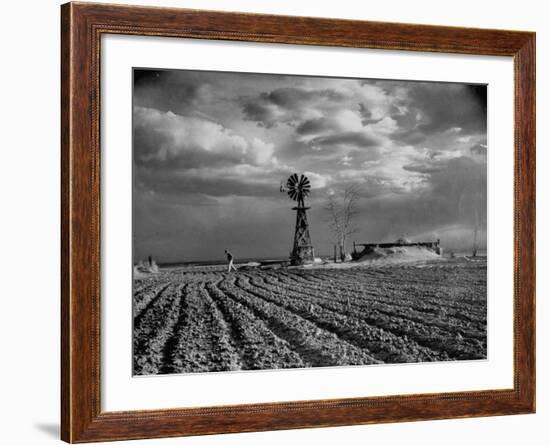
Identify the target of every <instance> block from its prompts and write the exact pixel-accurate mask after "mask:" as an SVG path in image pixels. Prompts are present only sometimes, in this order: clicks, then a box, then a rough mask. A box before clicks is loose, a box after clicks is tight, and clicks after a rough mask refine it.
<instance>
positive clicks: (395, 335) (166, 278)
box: [133, 259, 487, 375]
mask: <svg viewBox="0 0 550 445" xmlns="http://www.w3.org/2000/svg"><path fill="white" fill-rule="evenodd" d="M486 295H487V265H486V261H485V260H484V259H477V260H476V261H467V260H466V259H450V260H446V261H434V262H424V263H421V264H396V265H387V266H380V267H360V268H352V269H309V270H306V269H290V268H289V269H277V270H248V271H245V270H240V271H239V272H237V273H230V274H229V273H226V272H222V271H220V270H219V268H218V270H216V268H206V267H205V268H193V269H192V268H179V269H178V268H173V269H169V270H168V269H167V270H163V271H161V272H160V273H159V274H155V275H152V276H150V277H147V278H143V279H136V280H135V282H134V304H133V311H134V337H133V339H134V340H133V341H134V374H136V375H146V374H170V373H187V372H209V371H229V370H253V369H256V370H257V369H276V368H304V367H314V366H338V365H344V366H345V365H369V364H380V363H404V362H426V361H442V360H472V359H483V358H486V355H487V341H486V325H487V298H486Z"/></svg>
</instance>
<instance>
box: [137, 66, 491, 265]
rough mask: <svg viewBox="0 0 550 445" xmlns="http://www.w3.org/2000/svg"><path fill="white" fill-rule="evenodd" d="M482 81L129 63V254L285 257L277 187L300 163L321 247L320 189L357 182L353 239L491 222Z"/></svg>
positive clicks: (286, 234)
mask: <svg viewBox="0 0 550 445" xmlns="http://www.w3.org/2000/svg"><path fill="white" fill-rule="evenodd" d="M486 114H487V88H486V86H480V85H466V84H453V83H433V82H412V81H383V80H365V79H360V80H358V79H337V78H319V77H298V76H281V75H264V74H241V73H222V72H199V71H179V70H178V71H176V70H174V71H156V70H137V69H136V70H134V116H133V128H134V130H133V131H134V135H133V137H134V193H133V208H134V218H133V221H134V227H133V230H134V256H135V258H134V260H135V261H138V260H140V259H143V258H145V257H147V256H148V255H153V256H154V257H155V258H157V259H158V260H159V261H164V262H168V261H170V262H175V261H194V260H215V259H221V258H223V251H224V249H225V248H229V249H232V251H233V252H234V253H235V254H236V255H237V256H238V257H241V258H244V257H247V258H252V257H284V256H287V255H288V253H289V250H290V248H291V243H292V236H293V230H294V227H293V225H294V217H295V215H294V212H293V211H292V210H291V207H292V203H291V201H289V200H288V199H287V198H286V195H283V194H280V193H279V184H280V182H281V181H283V180H285V179H286V178H287V177H288V176H289V175H290V174H291V173H293V172H305V173H306V174H307V175H308V177H309V178H310V179H311V182H312V184H313V189H312V194H311V200H310V205H311V210H310V215H309V217H310V223H311V230H312V238H313V243H314V246H315V248H316V251H317V253H318V254H320V255H324V254H328V253H329V252H330V251H331V245H332V238H331V233H330V231H329V227H328V224H327V216H326V215H325V214H324V211H323V200H324V198H325V196H326V195H327V194H328V193H339V192H340V191H341V190H343V189H344V188H345V187H346V186H348V185H351V184H356V185H357V187H358V189H359V190H360V193H361V199H360V215H359V217H358V221H357V226H358V228H359V233H357V234H356V235H354V239H356V240H358V241H362V242H374V241H380V242H382V241H393V240H395V239H396V238H397V237H399V236H400V235H402V234H406V235H407V236H408V237H409V238H413V239H426V240H429V239H434V238H441V241H442V243H443V245H444V246H445V247H448V248H451V249H456V250H459V249H464V250H466V249H468V248H470V247H471V244H472V240H473V229H474V227H475V226H477V227H478V228H479V229H480V231H481V233H484V231H485V230H486V201H487V194H486V179H487V167H486V162H487V136H486V133H487V127H486V125H487V117H486Z"/></svg>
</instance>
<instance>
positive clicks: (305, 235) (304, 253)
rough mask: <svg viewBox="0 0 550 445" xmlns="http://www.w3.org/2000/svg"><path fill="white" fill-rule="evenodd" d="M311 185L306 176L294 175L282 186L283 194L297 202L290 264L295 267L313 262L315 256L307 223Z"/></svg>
mask: <svg viewBox="0 0 550 445" xmlns="http://www.w3.org/2000/svg"><path fill="white" fill-rule="evenodd" d="M310 189H311V183H310V182H309V179H308V178H307V176H305V175H304V174H302V175H300V176H299V177H298V174H297V173H294V174H293V175H291V176H290V178H288V179H287V181H286V185H283V184H281V192H286V193H287V194H288V196H289V198H290V199H292V200H293V201H296V202H297V204H298V205H297V206H296V207H293V208H292V210H296V229H295V231H294V245H293V247H292V253H291V254H290V263H291V264H293V265H298V264H304V263H308V262H313V260H314V258H315V255H314V251H313V246H312V245H311V238H310V236H309V223H308V221H307V214H306V210H308V209H309V207H306V206H305V204H304V200H305V199H306V198H307V196H308V195H309V192H310Z"/></svg>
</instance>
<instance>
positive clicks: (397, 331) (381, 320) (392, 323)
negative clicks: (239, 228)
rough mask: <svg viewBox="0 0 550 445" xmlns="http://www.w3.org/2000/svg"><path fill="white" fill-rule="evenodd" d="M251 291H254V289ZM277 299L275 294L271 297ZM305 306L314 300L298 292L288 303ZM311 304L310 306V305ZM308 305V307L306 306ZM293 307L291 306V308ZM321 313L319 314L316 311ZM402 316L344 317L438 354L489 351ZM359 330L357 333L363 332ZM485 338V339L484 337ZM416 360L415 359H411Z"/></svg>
mask: <svg viewBox="0 0 550 445" xmlns="http://www.w3.org/2000/svg"><path fill="white" fill-rule="evenodd" d="M251 292H254V291H253V290H251ZM277 295H278V297H279V298H281V297H282V298H284V297H285V296H284V295H283V294H277ZM267 298H273V297H267ZM298 302H300V305H301V307H302V310H301V311H300V313H301V314H302V313H304V312H305V313H306V314H307V313H308V311H311V309H313V308H314V307H315V306H314V305H313V303H311V302H310V301H308V300H307V299H305V298H303V297H300V296H299V295H298V296H297V295H295V296H293V297H292V301H291V302H290V303H288V304H289V305H290V307H291V308H292V307H293V306H294V305H296V304H298ZM308 305H309V306H308ZM316 306H319V307H321V308H322V309H324V310H328V311H329V312H331V313H333V314H336V315H340V316H342V314H340V312H338V310H336V309H335V308H334V307H331V305H329V304H328V303H317V304H316ZM303 308H306V309H303ZM290 310H291V309H290ZM316 315H319V314H316ZM399 318H400V317H395V316H394V314H391V313H390V314H382V313H380V311H376V310H373V311H372V312H371V313H370V314H367V313H365V314H363V316H362V317H357V316H356V315H355V314H353V313H351V312H349V313H348V314H346V316H345V317H342V322H343V323H346V322H348V321H349V320H353V319H355V320H357V323H366V324H367V325H370V326H373V327H378V328H380V329H382V330H384V331H386V332H387V333H388V334H390V333H391V334H392V335H393V336H395V337H396V338H398V339H403V338H404V339H407V341H408V342H411V341H412V342H413V343H415V344H416V345H418V346H420V348H425V349H427V350H428V351H430V350H431V351H433V352H434V353H436V354H443V355H448V356H449V357H451V358H453V359H461V360H465V359H474V358H485V355H483V354H480V353H479V352H478V351H480V350H481V351H486V346H484V343H485V341H483V342H480V341H479V340H476V339H471V340H469V341H468V340H467V339H464V338H463V337H462V335H461V334H459V333H458V334H457V335H441V334H440V330H439V329H434V328H432V329H427V327H426V326H424V325H422V324H419V323H415V322H413V321H409V320H401V322H399V320H398V319H399ZM360 334H361V333H360V332H358V333H357V334H356V335H360ZM484 340H485V339H484ZM429 355H430V354H429V353H428V356H429ZM409 361H414V360H409Z"/></svg>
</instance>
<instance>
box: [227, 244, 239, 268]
mask: <svg viewBox="0 0 550 445" xmlns="http://www.w3.org/2000/svg"><path fill="white" fill-rule="evenodd" d="M225 254H226V255H227V262H228V263H229V264H228V266H227V271H228V272H231V269H233V270H234V271H235V272H237V268H236V267H235V266H234V265H233V254H232V253H231V252H230V251H229V250H227V249H225Z"/></svg>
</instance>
